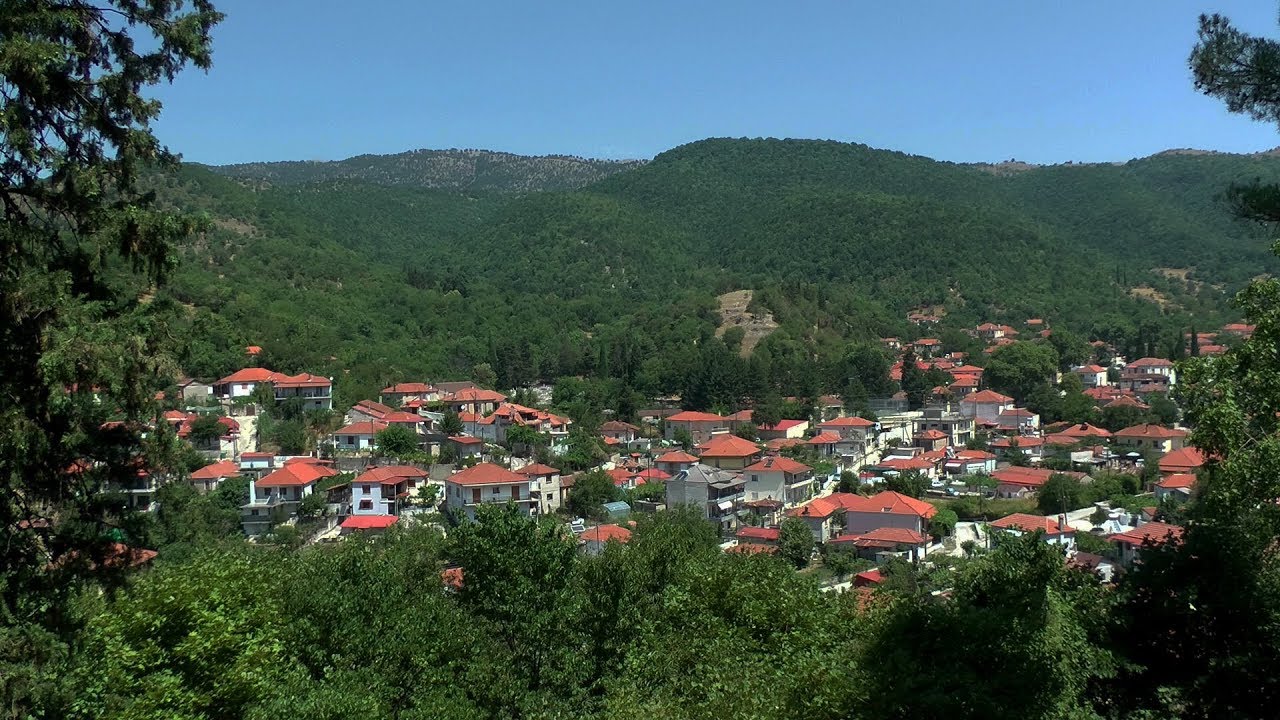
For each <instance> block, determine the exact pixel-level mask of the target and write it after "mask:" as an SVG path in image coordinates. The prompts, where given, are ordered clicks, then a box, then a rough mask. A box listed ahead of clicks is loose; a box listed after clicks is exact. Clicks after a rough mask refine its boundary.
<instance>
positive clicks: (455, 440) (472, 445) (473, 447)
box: [448, 435, 484, 460]
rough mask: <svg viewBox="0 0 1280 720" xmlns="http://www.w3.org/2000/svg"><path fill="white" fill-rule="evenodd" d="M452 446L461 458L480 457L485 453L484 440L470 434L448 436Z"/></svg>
mask: <svg viewBox="0 0 1280 720" xmlns="http://www.w3.org/2000/svg"><path fill="white" fill-rule="evenodd" d="M448 442H449V445H450V447H452V448H453V452H454V454H456V455H457V456H458V459H459V460H466V459H467V458H479V457H482V456H483V455H484V440H481V439H480V438H478V437H471V436H470V435H454V436H452V437H450V438H448Z"/></svg>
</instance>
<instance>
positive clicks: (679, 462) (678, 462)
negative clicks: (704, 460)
mask: <svg viewBox="0 0 1280 720" xmlns="http://www.w3.org/2000/svg"><path fill="white" fill-rule="evenodd" d="M696 464H698V458H697V457H695V456H693V455H690V454H689V453H687V452H685V451H683V450H672V451H671V452H668V453H664V454H662V455H659V456H658V457H657V458H656V459H655V460H654V461H653V466H654V467H656V468H658V469H659V470H661V471H663V472H665V473H666V474H668V475H675V474H676V473H678V472H680V471H681V470H686V469H688V468H690V467H693V466H694V465H696Z"/></svg>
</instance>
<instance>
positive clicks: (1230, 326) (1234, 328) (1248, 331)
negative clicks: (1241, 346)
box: [1222, 323, 1256, 340]
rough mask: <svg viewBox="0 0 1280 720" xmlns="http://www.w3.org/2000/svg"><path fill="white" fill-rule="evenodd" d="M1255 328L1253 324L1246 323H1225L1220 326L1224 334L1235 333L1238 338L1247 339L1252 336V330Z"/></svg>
mask: <svg viewBox="0 0 1280 720" xmlns="http://www.w3.org/2000/svg"><path fill="white" fill-rule="evenodd" d="M1255 329H1256V327H1255V326H1254V325H1248V324H1246V323H1227V324H1226V325H1223V326H1222V332H1223V333H1224V334H1226V335H1235V336H1236V337H1238V338H1242V339H1245V340H1248V339H1249V338H1250V337H1253V331H1254V330H1255Z"/></svg>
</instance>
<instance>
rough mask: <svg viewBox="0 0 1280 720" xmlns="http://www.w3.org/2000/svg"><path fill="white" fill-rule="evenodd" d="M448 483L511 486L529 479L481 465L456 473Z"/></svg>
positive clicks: (493, 466) (501, 469)
mask: <svg viewBox="0 0 1280 720" xmlns="http://www.w3.org/2000/svg"><path fill="white" fill-rule="evenodd" d="M447 482H450V483H453V484H455V485H509V484H511V483H527V482H529V478H526V477H523V476H520V475H517V474H515V473H513V472H511V471H510V470H508V469H506V468H504V467H499V466H497V465H494V464H493V463H480V464H478V465H474V466H472V467H469V468H467V469H466V470H463V471H462V472H457V473H454V474H453V475H451V476H450V477H449V479H448V481H447Z"/></svg>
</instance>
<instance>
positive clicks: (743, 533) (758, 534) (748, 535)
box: [734, 527, 778, 541]
mask: <svg viewBox="0 0 1280 720" xmlns="http://www.w3.org/2000/svg"><path fill="white" fill-rule="evenodd" d="M734 537H736V538H738V539H739V540H767V541H774V540H777V539H778V528H776V527H744V528H740V529H739V530H738V532H737V533H736V534H735V535H734Z"/></svg>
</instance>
